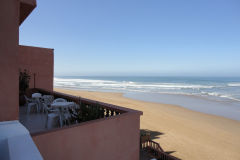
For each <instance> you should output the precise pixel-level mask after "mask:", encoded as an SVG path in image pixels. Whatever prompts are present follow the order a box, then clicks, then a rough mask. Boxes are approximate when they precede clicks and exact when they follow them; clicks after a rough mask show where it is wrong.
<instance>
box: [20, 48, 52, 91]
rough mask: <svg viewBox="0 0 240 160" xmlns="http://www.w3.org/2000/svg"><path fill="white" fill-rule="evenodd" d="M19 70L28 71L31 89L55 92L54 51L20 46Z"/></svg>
mask: <svg viewBox="0 0 240 160" xmlns="http://www.w3.org/2000/svg"><path fill="white" fill-rule="evenodd" d="M18 64H19V69H21V70H24V69H27V70H28V71H29V73H30V75H31V80H30V88H33V87H34V74H35V87H36V88H43V89H47V90H53V74H54V73H53V72H54V55H53V49H47V48H39V47H29V46H19V55H18Z"/></svg>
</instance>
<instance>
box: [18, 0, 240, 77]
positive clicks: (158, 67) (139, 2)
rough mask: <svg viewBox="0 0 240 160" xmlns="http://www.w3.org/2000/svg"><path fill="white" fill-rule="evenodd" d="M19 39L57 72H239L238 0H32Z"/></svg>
mask: <svg viewBox="0 0 240 160" xmlns="http://www.w3.org/2000/svg"><path fill="white" fill-rule="evenodd" d="M37 2H38V6H37V8H36V9H35V10H34V11H33V12H32V14H31V15H30V16H29V17H28V18H27V19H26V20H25V22H24V23H23V24H22V26H21V27H20V44H23V45H30V46H39V47H46V48H54V54H55V55H54V58H55V66H54V67H55V75H149V76H155V75H156V76H240V0H37Z"/></svg>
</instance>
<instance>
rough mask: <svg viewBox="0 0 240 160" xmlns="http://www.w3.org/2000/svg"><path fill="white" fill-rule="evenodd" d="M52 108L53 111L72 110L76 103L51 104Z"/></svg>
mask: <svg viewBox="0 0 240 160" xmlns="http://www.w3.org/2000/svg"><path fill="white" fill-rule="evenodd" d="M51 107H52V108H53V109H56V108H58V109H65V108H71V107H74V102H55V103H52V104H51Z"/></svg>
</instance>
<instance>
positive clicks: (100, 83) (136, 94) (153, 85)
mask: <svg viewBox="0 0 240 160" xmlns="http://www.w3.org/2000/svg"><path fill="white" fill-rule="evenodd" d="M54 87H56V88H66V89H76V90H88V91H104V92H122V93H124V96H126V97H129V98H133V99H137V100H143V101H149V102H159V103H165V104H174V105H179V106H182V107H185V108H188V109H191V110H195V111H199V112H203V113H208V114H214V115H218V116H223V117H227V118H231V119H235V120H240V77H145V76H138V77H137V76H134V77H131V76H122V77H110V76H95V77H94V76H91V77H87V76H71V77H70V76H59V77H55V78H54Z"/></svg>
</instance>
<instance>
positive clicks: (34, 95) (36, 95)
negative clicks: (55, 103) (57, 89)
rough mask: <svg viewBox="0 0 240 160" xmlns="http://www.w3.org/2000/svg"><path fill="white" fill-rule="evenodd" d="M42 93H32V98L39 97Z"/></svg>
mask: <svg viewBox="0 0 240 160" xmlns="http://www.w3.org/2000/svg"><path fill="white" fill-rule="evenodd" d="M41 97H42V94H41V93H33V94H32V98H41Z"/></svg>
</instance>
